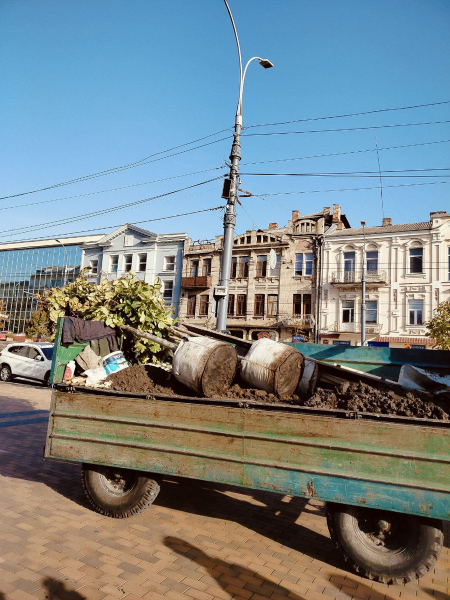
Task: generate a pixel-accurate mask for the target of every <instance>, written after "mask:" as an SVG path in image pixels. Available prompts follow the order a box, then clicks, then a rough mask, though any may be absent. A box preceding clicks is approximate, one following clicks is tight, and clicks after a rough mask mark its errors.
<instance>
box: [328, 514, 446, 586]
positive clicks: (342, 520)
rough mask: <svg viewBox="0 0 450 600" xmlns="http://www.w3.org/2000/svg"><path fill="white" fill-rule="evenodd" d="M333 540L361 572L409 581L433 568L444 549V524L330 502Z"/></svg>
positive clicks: (377, 577)
mask: <svg viewBox="0 0 450 600" xmlns="http://www.w3.org/2000/svg"><path fill="white" fill-rule="evenodd" d="M327 524H328V529H329V531H330V535H331V538H332V540H333V541H334V542H335V544H336V546H337V547H338V549H339V550H340V551H341V552H343V554H344V558H345V560H346V561H348V562H350V563H351V564H352V565H353V567H354V569H355V570H356V572H357V573H359V574H361V575H363V576H365V577H368V578H369V579H373V580H375V581H380V582H381V583H396V584H400V583H407V582H409V581H412V580H413V579H419V577H422V576H423V575H425V574H426V573H428V571H429V570H430V569H431V567H432V566H433V565H434V563H435V562H436V560H437V559H438V556H439V553H440V551H441V548H442V544H443V540H444V536H443V533H442V523H441V522H440V521H436V520H434V519H428V518H425V517H418V516H415V515H405V514H401V513H394V512H389V511H383V510H375V509H371V508H365V507H362V506H348V505H345V504H332V503H329V504H328V505H327Z"/></svg>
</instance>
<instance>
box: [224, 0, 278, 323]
mask: <svg viewBox="0 0 450 600" xmlns="http://www.w3.org/2000/svg"><path fill="white" fill-rule="evenodd" d="M224 3H225V6H226V8H227V11H228V14H229V16H230V20H231V24H232V26H233V31H234V36H235V38H236V45H237V50H238V56H239V98H238V103H237V108H236V117H235V121H234V134H233V143H232V146H231V153H230V175H229V179H230V192H229V196H228V199H227V207H226V210H225V215H224V218H223V249H222V261H221V265H220V279H219V286H218V289H216V290H215V295H216V298H217V323H216V328H217V329H218V330H219V331H224V330H226V325H227V313H228V293H229V286H230V270H231V258H232V253H233V237H234V226H235V225H236V212H235V207H236V200H237V196H238V187H239V161H240V160H241V140H240V136H241V130H242V93H243V90H244V81H245V75H246V73H247V69H248V66H249V64H250V63H251V62H252V61H254V60H258V61H259V64H260V65H261V66H262V67H264V69H270V68H271V67H273V64H272V63H271V62H270V60H268V59H267V58H260V57H259V56H253V57H252V58H251V59H250V60H249V61H247V64H246V65H245V68H244V70H242V58H241V46H240V44H239V37H238V34H237V30H236V25H235V23H234V19H233V15H232V14H231V10H230V7H229V6H228V3H227V0H224Z"/></svg>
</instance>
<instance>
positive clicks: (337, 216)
mask: <svg viewBox="0 0 450 600" xmlns="http://www.w3.org/2000/svg"><path fill="white" fill-rule="evenodd" d="M340 220H341V207H340V206H339V204H333V223H339V221H340Z"/></svg>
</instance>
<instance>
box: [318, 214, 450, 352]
mask: <svg viewBox="0 0 450 600" xmlns="http://www.w3.org/2000/svg"><path fill="white" fill-rule="evenodd" d="M324 242H325V243H324V255H323V270H322V286H323V287H322V302H321V308H320V315H321V322H320V338H321V342H322V343H324V344H344V345H352V346H358V345H360V344H361V300H362V298H361V275H362V268H363V262H364V260H363V257H364V254H365V257H366V260H365V264H364V267H365V271H364V274H365V280H366V296H365V301H366V318H365V324H366V327H365V329H366V338H365V339H366V343H367V344H368V345H374V346H389V347H398V348H403V347H405V346H411V347H431V346H432V344H433V343H434V342H433V340H430V339H429V338H427V336H426V327H425V323H426V321H428V320H429V319H430V318H431V317H432V314H433V310H434V309H435V308H437V306H438V305H439V303H440V302H442V301H444V300H448V299H449V298H450V214H448V213H447V212H446V211H438V212H432V213H430V220H429V221H426V222H423V223H406V224H403V225H393V224H392V222H391V219H387V218H385V219H383V224H382V226H379V227H364V228H363V227H358V228H350V229H340V228H339V226H335V227H332V228H330V229H329V230H328V231H327V232H326V234H325V236H324Z"/></svg>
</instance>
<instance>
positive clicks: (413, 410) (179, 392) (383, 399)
mask: <svg viewBox="0 0 450 600" xmlns="http://www.w3.org/2000/svg"><path fill="white" fill-rule="evenodd" d="M106 381H109V382H111V387H110V388H109V389H110V390H112V391H117V392H129V393H131V394H146V395H148V396H152V395H155V394H166V395H169V396H190V397H195V396H197V394H196V393H195V392H193V391H191V390H190V389H189V388H187V387H186V386H184V385H183V384H182V383H179V382H178V381H177V380H176V379H175V378H174V377H172V376H171V374H170V373H168V372H166V371H164V370H163V369H160V368H158V367H154V366H151V365H134V366H132V367H129V368H128V369H123V370H122V371H118V372H117V373H113V374H112V375H109V377H108V378H107V380H106ZM221 397H222V398H230V399H236V400H242V401H246V400H250V401H252V400H253V401H257V402H269V403H277V402H284V403H286V402H288V403H290V404H297V405H301V406H308V407H311V408H331V409H333V408H334V409H342V410H348V411H355V412H369V413H378V414H388V415H398V416H405V417H418V418H424V419H444V420H445V419H448V418H449V415H448V414H447V413H446V412H445V411H444V410H443V409H442V408H441V407H440V406H438V405H437V404H435V403H434V402H430V401H429V400H428V399H427V398H425V397H421V396H420V395H419V394H412V393H410V392H406V393H405V394H404V395H401V394H399V393H396V392H393V391H392V390H390V389H389V388H387V387H385V388H382V387H381V389H376V388H375V387H372V386H369V385H366V384H364V383H352V384H350V385H349V386H348V387H347V388H346V389H342V390H338V389H335V390H334V391H332V390H323V389H317V390H316V392H315V393H314V394H313V395H312V396H311V397H310V398H308V399H306V400H303V401H301V400H300V398H299V397H298V396H296V395H294V396H291V398H289V399H282V400H280V399H279V398H277V396H275V394H270V393H268V392H265V391H264V390H256V389H252V388H248V387H245V386H244V385H243V384H242V383H241V382H239V383H235V384H234V385H232V386H231V387H230V389H229V390H228V391H227V392H226V393H225V394H223V395H221Z"/></svg>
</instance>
